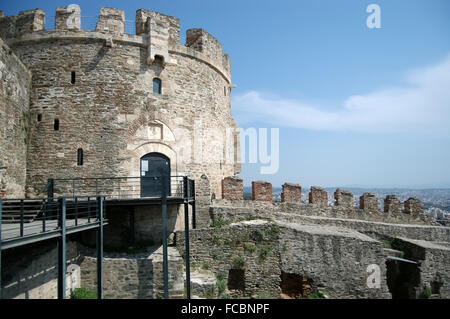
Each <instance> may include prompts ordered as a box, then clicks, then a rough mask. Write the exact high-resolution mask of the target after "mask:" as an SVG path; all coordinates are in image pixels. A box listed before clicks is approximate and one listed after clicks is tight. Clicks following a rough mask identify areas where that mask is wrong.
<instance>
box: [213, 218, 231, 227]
mask: <svg viewBox="0 0 450 319" xmlns="http://www.w3.org/2000/svg"><path fill="white" fill-rule="evenodd" d="M229 224H230V222H229V221H226V220H223V219H216V220H214V221H213V222H212V223H211V227H213V228H220V227H224V226H227V225H229Z"/></svg>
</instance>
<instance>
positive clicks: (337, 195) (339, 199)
mask: <svg viewBox="0 0 450 319" xmlns="http://www.w3.org/2000/svg"><path fill="white" fill-rule="evenodd" d="M334 199H335V200H336V202H335V205H336V206H339V207H341V208H345V209H350V210H353V209H354V204H355V203H354V198H353V194H352V193H350V192H349V191H347V190H344V189H340V188H338V189H337V190H336V191H335V192H334Z"/></svg>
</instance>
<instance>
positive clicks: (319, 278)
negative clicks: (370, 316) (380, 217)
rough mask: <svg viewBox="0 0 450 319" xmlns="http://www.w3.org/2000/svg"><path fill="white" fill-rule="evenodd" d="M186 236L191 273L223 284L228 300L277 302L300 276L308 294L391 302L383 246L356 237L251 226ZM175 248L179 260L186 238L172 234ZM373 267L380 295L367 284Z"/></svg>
mask: <svg viewBox="0 0 450 319" xmlns="http://www.w3.org/2000/svg"><path fill="white" fill-rule="evenodd" d="M190 235H191V255H190V256H191V261H192V263H193V264H194V265H193V267H194V269H197V268H203V269H208V270H211V271H212V272H213V273H214V274H215V275H216V277H220V276H222V277H223V278H225V280H226V281H227V283H228V291H227V293H229V294H230V295H231V296H232V297H246V298H248V297H256V296H259V295H263V294H264V295H266V296H267V295H270V296H272V297H280V294H281V293H282V292H283V293H286V292H284V291H283V286H284V284H285V283H284V278H283V277H284V276H283V275H286V274H289V275H301V276H303V278H304V279H306V280H307V282H308V284H309V285H310V287H309V288H308V293H313V292H317V291H318V290H319V289H325V290H327V291H328V294H329V295H330V296H331V297H333V298H389V297H390V294H389V292H388V288H387V286H386V281H385V266H384V260H385V254H384V251H383V246H382V244H381V243H380V242H378V241H376V240H374V239H372V238H370V237H368V236H366V235H363V234H360V233H357V232H355V231H350V230H343V229H339V228H336V227H327V226H322V227H313V226H302V225H295V224H287V223H281V222H275V223H272V222H268V221H262V220H253V221H244V222H240V223H234V224H231V225H228V226H223V227H218V228H209V229H196V230H192V231H191V232H190ZM176 247H177V248H178V249H179V250H180V252H181V254H182V255H183V253H184V232H177V233H176ZM371 264H376V265H379V266H380V271H381V277H382V279H381V287H380V288H379V289H370V288H368V287H367V284H366V282H367V277H368V275H369V273H368V272H367V267H368V266H369V265H371ZM237 270H241V271H242V273H241V274H242V276H241V280H242V285H241V286H240V287H238V289H232V288H231V289H230V276H235V273H236V271H237ZM296 284H297V285H299V284H300V283H296ZM234 288H236V287H234ZM239 288H240V289H239ZM285 297H286V296H285ZM288 297H290V296H289V295H288ZM302 297H307V294H305V295H302Z"/></svg>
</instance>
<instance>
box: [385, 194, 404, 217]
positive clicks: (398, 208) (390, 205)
mask: <svg viewBox="0 0 450 319" xmlns="http://www.w3.org/2000/svg"><path fill="white" fill-rule="evenodd" d="M384 212H385V213H390V214H400V213H401V212H402V203H401V202H400V200H399V199H398V198H397V196H395V195H388V196H386V198H385V199H384Z"/></svg>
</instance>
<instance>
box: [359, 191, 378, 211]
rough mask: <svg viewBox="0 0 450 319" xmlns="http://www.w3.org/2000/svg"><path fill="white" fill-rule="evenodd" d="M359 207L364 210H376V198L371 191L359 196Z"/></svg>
mask: <svg viewBox="0 0 450 319" xmlns="http://www.w3.org/2000/svg"><path fill="white" fill-rule="evenodd" d="M359 208H360V209H362V210H363V211H365V212H378V210H379V209H378V198H377V197H376V196H375V195H374V194H372V193H364V194H363V195H362V196H361V197H360V198H359Z"/></svg>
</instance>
